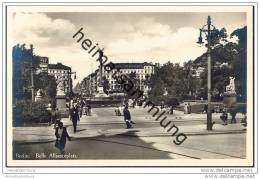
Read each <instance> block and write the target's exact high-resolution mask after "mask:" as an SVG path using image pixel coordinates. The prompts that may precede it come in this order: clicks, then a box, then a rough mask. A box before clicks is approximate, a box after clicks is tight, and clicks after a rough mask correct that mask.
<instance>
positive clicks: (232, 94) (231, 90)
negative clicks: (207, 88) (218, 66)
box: [223, 77, 237, 108]
mask: <svg viewBox="0 0 260 179" xmlns="http://www.w3.org/2000/svg"><path fill="white" fill-rule="evenodd" d="M229 80H230V81H229V85H227V86H226V92H224V98H223V103H224V104H225V105H226V107H228V108H234V107H235V106H236V103H237V97H236V96H237V94H236V88H235V78H234V77H229Z"/></svg>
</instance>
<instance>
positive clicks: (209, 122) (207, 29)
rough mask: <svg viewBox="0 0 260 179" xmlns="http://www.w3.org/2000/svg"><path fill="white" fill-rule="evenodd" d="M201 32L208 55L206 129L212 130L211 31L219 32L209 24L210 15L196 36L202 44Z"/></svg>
mask: <svg viewBox="0 0 260 179" xmlns="http://www.w3.org/2000/svg"><path fill="white" fill-rule="evenodd" d="M202 32H203V33H205V34H206V37H207V38H206V40H207V42H208V44H207V48H208V49H207V56H208V109H207V130H212V126H213V124H214V123H212V113H211V56H210V53H211V45H212V44H211V38H212V33H214V34H215V33H216V32H219V31H218V30H217V29H216V28H215V27H214V26H213V25H212V24H211V17H210V16H208V20H207V24H206V25H204V26H202V28H201V29H200V36H199V38H198V42H197V43H198V44H203V43H204V42H203V39H202Z"/></svg>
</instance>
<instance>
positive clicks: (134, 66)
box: [114, 62, 154, 69]
mask: <svg viewBox="0 0 260 179" xmlns="http://www.w3.org/2000/svg"><path fill="white" fill-rule="evenodd" d="M114 64H115V68H121V69H143V68H144V66H154V65H153V64H152V63H147V62H144V63H114Z"/></svg>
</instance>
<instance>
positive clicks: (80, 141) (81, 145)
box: [13, 130, 172, 160]
mask: <svg viewBox="0 0 260 179" xmlns="http://www.w3.org/2000/svg"><path fill="white" fill-rule="evenodd" d="M136 132H138V130H129V131H126V132H123V133H120V134H116V135H111V136H105V135H100V136H98V137H87V138H77V139H76V138H75V139H73V138H72V141H67V143H66V147H65V150H66V154H70V155H73V154H75V155H76V156H77V157H76V158H69V159H74V160H75V159H100V160H101V159H170V158H172V157H171V156H170V154H171V153H169V152H167V151H161V150H159V149H156V148H155V147H154V146H153V144H154V143H153V142H149V143H147V142H145V141H143V140H142V139H140V138H138V137H133V135H135V133H136ZM129 134H131V135H132V137H129V136H128V135H129ZM52 153H54V154H59V150H58V149H57V148H56V147H55V142H46V143H34V144H18V143H13V159H14V160H35V159H37V160H38V159H44V160H53V159H57V158H52V157H49V155H50V154H52ZM23 154H24V155H27V156H29V157H28V158H23V157H22V158H20V157H18V156H21V155H23ZM40 155H41V156H45V157H42V158H41V157H38V158H37V156H40ZM63 159H64V158H63Z"/></svg>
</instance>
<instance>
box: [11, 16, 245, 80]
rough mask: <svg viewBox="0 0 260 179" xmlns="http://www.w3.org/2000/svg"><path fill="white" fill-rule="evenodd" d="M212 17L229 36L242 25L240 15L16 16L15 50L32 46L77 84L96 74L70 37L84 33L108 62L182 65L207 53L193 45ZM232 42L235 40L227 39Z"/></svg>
mask: <svg viewBox="0 0 260 179" xmlns="http://www.w3.org/2000/svg"><path fill="white" fill-rule="evenodd" d="M208 15H210V16H211V18H212V23H213V25H214V26H215V27H216V28H222V27H225V28H226V29H227V32H228V34H230V33H232V32H233V31H234V30H235V29H237V28H242V27H244V26H245V25H246V14H245V13H239V12H232V13H231V12H230V13H229V12H225V13H221V12H219V13H196V12H186V13H183V12H134V13H133V12H57V13H54V12H51V13H43V12H39V13H35V12H34V13H14V14H13V19H12V25H13V27H15V28H13V29H14V31H13V43H14V44H13V45H16V44H17V43H20V44H23V43H25V44H27V47H29V44H33V45H34V53H35V54H36V55H40V56H47V57H49V63H57V62H61V63H63V64H64V65H67V66H70V67H71V68H72V71H76V73H77V79H76V80H74V82H73V84H74V85H75V84H76V83H77V82H79V81H81V80H82V79H83V78H84V77H86V76H87V75H88V74H90V73H91V72H93V71H95V70H96V69H97V65H98V64H97V62H96V61H95V60H96V58H93V57H92V56H91V55H90V54H88V53H87V51H85V50H83V49H82V47H81V44H80V43H77V41H76V39H73V38H72V36H73V35H74V34H75V33H76V32H77V31H78V30H79V29H80V28H83V30H82V32H83V33H84V35H85V36H84V39H85V38H88V39H90V40H91V41H92V42H93V43H98V44H99V45H98V46H99V47H100V48H104V54H105V55H106V56H107V57H108V59H109V61H112V62H114V63H118V62H152V63H157V62H159V63H161V64H163V63H165V62H167V61H171V62H173V63H180V64H183V62H185V61H188V60H194V59H195V58H196V57H198V56H200V55H201V54H203V53H204V52H205V51H206V49H205V47H201V46H199V45H198V44H196V41H197V40H198V36H199V28H201V27H202V26H203V25H204V24H206V21H207V16H208ZM230 40H232V41H236V40H237V39H230Z"/></svg>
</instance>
